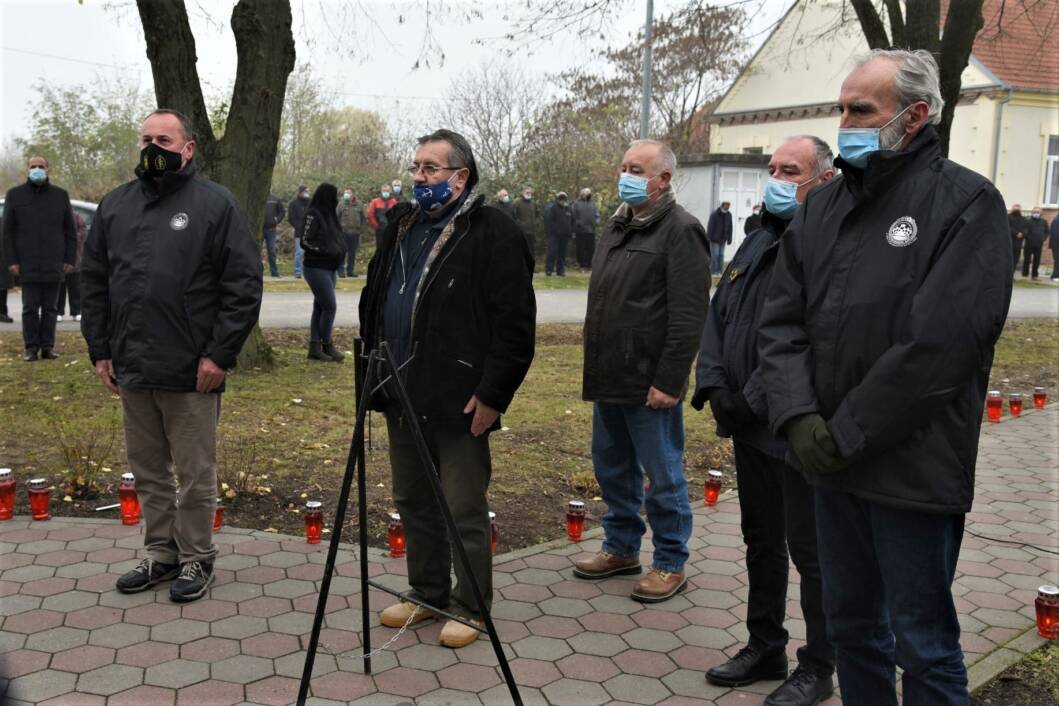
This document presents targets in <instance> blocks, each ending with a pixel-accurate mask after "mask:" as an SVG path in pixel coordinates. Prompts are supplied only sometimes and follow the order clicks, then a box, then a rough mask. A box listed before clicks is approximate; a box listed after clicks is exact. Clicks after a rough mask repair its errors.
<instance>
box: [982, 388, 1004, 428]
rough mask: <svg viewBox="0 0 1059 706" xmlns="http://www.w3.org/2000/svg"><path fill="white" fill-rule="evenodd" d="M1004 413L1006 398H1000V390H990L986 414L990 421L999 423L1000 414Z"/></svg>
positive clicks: (986, 398)
mask: <svg viewBox="0 0 1059 706" xmlns="http://www.w3.org/2000/svg"><path fill="white" fill-rule="evenodd" d="M1003 411H1004V398H1003V397H1001V396H1000V390H990V391H989V392H988V393H987V394H986V396H985V413H986V415H987V416H988V418H989V421H991V422H993V423H997V422H999V421H1000V414H1001V413H1002V412H1003Z"/></svg>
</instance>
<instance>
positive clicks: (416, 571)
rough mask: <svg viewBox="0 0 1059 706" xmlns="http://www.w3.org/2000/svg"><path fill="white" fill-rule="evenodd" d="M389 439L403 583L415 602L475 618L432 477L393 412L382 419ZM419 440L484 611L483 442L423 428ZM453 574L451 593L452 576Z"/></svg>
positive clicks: (489, 590) (488, 585)
mask: <svg viewBox="0 0 1059 706" xmlns="http://www.w3.org/2000/svg"><path fill="white" fill-rule="evenodd" d="M386 428H387V430H388V431H389V437H390V468H391V470H392V472H393V500H394V504H395V505H396V506H397V511H398V512H399V513H400V515H401V522H402V524H403V525H404V532H405V542H406V544H405V546H406V549H407V553H406V557H407V562H408V583H409V585H410V586H411V587H412V592H413V594H414V595H415V596H416V597H417V598H419V599H421V600H423V601H426V602H427V603H429V604H430V605H432V606H435V607H438V608H442V609H444V608H446V607H448V608H449V610H450V611H451V612H453V613H455V614H457V615H460V616H462V617H467V618H478V617H480V611H479V610H478V605H477V603H476V602H475V600H474V592H473V591H472V590H471V587H470V584H469V583H468V578H467V573H466V572H465V571H464V570H463V565H462V563H461V562H460V560H459V556H458V555H457V554H456V551H455V549H454V548H453V547H452V546H451V545H450V544H449V539H448V530H447V528H446V526H445V520H444V518H443V517H442V515H441V510H439V509H438V505H437V501H436V500H435V499H434V492H433V490H431V486H430V482H429V481H428V480H427V478H426V476H425V475H424V474H426V473H429V471H428V470H427V469H425V468H424V467H423V465H422V464H421V463H420V460H419V454H418V452H417V451H416V446H415V442H414V441H413V439H412V433H411V431H410V430H409V428H408V425H407V424H406V423H405V422H404V420H403V419H402V417H401V413H400V411H399V410H398V409H390V410H387V412H386ZM423 434H424V435H425V437H426V441H427V446H428V447H429V448H430V456H431V458H432V459H433V461H434V465H435V467H436V468H437V469H438V472H439V473H440V476H441V486H442V488H443V490H444V493H445V500H446V501H447V502H448V505H449V509H450V510H451V511H452V516H453V519H454V520H455V521H456V529H457V531H458V532H459V535H460V539H461V540H463V547H464V549H465V550H466V551H467V556H468V558H469V559H470V563H471V571H472V572H473V574H474V578H475V580H477V582H478V587H479V589H481V591H482V596H483V597H484V598H485V602H486V607H489V606H490V605H491V602H492V598H493V557H492V553H491V546H490V534H489V503H488V501H487V499H486V491H487V490H488V488H489V478H490V476H491V475H492V463H491V461H490V456H489V437H488V435H482V436H478V437H475V436H472V435H471V433H470V431H468V430H467V429H466V428H462V427H461V428H454V427H447V426H444V425H439V424H438V423H428V424H425V425H423ZM453 569H455V572H456V587H455V589H453V588H452V584H451V581H450V578H449V572H450V571H451V570H453Z"/></svg>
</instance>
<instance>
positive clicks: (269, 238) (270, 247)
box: [263, 228, 279, 277]
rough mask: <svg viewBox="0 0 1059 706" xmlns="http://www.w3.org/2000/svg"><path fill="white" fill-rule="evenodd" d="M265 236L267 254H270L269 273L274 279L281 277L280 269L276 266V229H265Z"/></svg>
mask: <svg viewBox="0 0 1059 706" xmlns="http://www.w3.org/2000/svg"><path fill="white" fill-rule="evenodd" d="M263 235H264V240H265V252H267V253H268V273H269V274H270V275H272V276H273V277H279V267H277V266H276V229H275V228H265V230H264V231H263Z"/></svg>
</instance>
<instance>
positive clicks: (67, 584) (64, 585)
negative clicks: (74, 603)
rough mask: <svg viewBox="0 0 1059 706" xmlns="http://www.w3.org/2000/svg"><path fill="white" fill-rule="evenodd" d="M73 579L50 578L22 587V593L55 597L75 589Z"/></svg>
mask: <svg viewBox="0 0 1059 706" xmlns="http://www.w3.org/2000/svg"><path fill="white" fill-rule="evenodd" d="M74 583H75V581H74V580H73V579H67V578H60V577H58V576H50V577H48V578H46V579H41V580H40V581H33V582H32V583H27V584H25V585H24V586H22V593H23V594H25V595H27V596H53V595H55V594H56V593H63V592H64V591H69V590H71V589H73V587H74Z"/></svg>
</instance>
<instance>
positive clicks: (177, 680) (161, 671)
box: [143, 659, 210, 689]
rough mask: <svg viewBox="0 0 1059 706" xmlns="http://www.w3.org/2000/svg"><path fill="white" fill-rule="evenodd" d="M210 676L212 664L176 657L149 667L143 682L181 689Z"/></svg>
mask: <svg viewBox="0 0 1059 706" xmlns="http://www.w3.org/2000/svg"><path fill="white" fill-rule="evenodd" d="M209 678H210V665H208V664H204V663H202V662H191V661H188V660H186V659H176V660H173V661H172V662H166V663H164V664H156V665H155V666H153V667H148V668H147V671H146V672H145V673H144V675H143V683H144V684H150V685H153V686H164V687H168V688H170V689H180V688H183V687H185V686H191V685H192V684H197V683H198V682H200V681H206V680H207V679H209Z"/></svg>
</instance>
